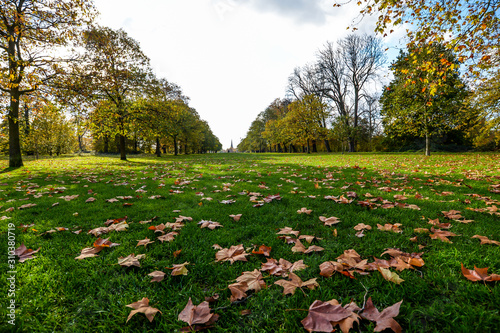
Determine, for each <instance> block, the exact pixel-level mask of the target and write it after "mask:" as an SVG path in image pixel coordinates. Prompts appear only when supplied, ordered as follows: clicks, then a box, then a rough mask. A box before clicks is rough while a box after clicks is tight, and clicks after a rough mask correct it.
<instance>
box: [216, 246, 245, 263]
mask: <svg viewBox="0 0 500 333" xmlns="http://www.w3.org/2000/svg"><path fill="white" fill-rule="evenodd" d="M248 255H250V253H246V252H245V249H244V248H243V244H240V245H233V246H231V247H230V248H229V249H222V250H220V251H219V252H217V253H216V254H215V258H216V259H217V260H216V261H229V262H230V263H231V264H232V263H234V262H235V261H247V258H245V257H246V256H248Z"/></svg>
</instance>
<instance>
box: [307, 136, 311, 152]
mask: <svg viewBox="0 0 500 333" xmlns="http://www.w3.org/2000/svg"><path fill="white" fill-rule="evenodd" d="M307 153H308V154H310V153H311V145H310V144H309V139H307Z"/></svg>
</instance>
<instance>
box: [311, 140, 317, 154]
mask: <svg viewBox="0 0 500 333" xmlns="http://www.w3.org/2000/svg"><path fill="white" fill-rule="evenodd" d="M312 152H313V153H317V152H318V149H317V147H316V140H312Z"/></svg>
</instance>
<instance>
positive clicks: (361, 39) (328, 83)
mask: <svg viewBox="0 0 500 333" xmlns="http://www.w3.org/2000/svg"><path fill="white" fill-rule="evenodd" d="M385 60H386V58H385V55H384V52H383V48H382V43H381V41H380V39H378V38H376V37H374V36H369V35H355V34H351V35H349V36H347V37H346V38H344V39H341V40H339V41H338V42H337V48H335V47H334V45H333V43H330V42H329V43H327V44H326V45H325V47H324V49H322V50H320V51H319V54H318V61H317V68H318V83H317V88H316V89H317V94H321V96H324V97H325V98H327V99H328V100H330V101H331V102H332V103H333V104H334V105H335V107H336V110H337V113H338V116H339V117H340V118H341V119H342V121H345V127H346V128H352V130H349V132H350V133H351V134H350V137H349V151H350V152H354V151H356V130H357V127H358V124H359V119H360V101H361V99H362V97H363V91H364V89H366V87H367V85H368V84H369V83H370V82H371V81H372V80H374V79H375V78H377V77H378V71H379V70H380V69H381V67H382V66H383V64H384V63H385Z"/></svg>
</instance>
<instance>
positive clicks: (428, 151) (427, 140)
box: [425, 133, 431, 156]
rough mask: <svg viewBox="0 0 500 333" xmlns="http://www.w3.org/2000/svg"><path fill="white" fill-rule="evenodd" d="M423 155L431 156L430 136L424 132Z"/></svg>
mask: <svg viewBox="0 0 500 333" xmlns="http://www.w3.org/2000/svg"><path fill="white" fill-rule="evenodd" d="M425 156H431V136H430V135H429V133H425Z"/></svg>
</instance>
